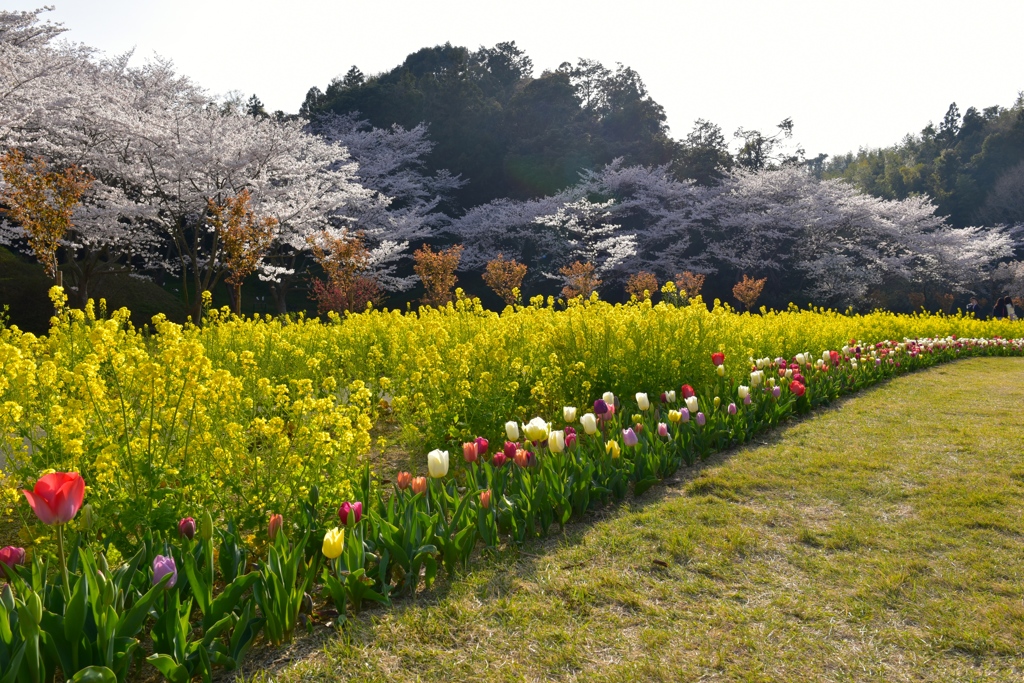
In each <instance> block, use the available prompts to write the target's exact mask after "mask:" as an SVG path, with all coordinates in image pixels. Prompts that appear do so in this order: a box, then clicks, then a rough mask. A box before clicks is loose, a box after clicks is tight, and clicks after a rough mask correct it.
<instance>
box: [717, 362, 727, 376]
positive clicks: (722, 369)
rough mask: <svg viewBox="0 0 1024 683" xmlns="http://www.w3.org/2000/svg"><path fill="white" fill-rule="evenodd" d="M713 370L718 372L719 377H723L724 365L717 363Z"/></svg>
mask: <svg viewBox="0 0 1024 683" xmlns="http://www.w3.org/2000/svg"><path fill="white" fill-rule="evenodd" d="M715 372H717V373H718V376H719V377H725V366H724V365H719V366H718V367H716V368H715Z"/></svg>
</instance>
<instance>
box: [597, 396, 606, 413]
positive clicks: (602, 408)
mask: <svg viewBox="0 0 1024 683" xmlns="http://www.w3.org/2000/svg"><path fill="white" fill-rule="evenodd" d="M607 412H608V404H607V403H605V401H604V399H603V398H599V399H597V400H596V401H594V414H595V415H604V414H605V413H607Z"/></svg>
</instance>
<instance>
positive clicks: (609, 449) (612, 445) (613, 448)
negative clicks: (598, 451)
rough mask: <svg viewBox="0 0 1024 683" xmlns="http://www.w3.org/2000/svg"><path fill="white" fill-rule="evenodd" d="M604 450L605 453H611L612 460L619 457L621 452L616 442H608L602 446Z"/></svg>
mask: <svg viewBox="0 0 1024 683" xmlns="http://www.w3.org/2000/svg"><path fill="white" fill-rule="evenodd" d="M604 450H605V452H606V453H611V454H612V457H613V458H617V457H619V454H620V452H621V449H620V448H619V442H618V441H609V442H608V443H606V444H605V445H604Z"/></svg>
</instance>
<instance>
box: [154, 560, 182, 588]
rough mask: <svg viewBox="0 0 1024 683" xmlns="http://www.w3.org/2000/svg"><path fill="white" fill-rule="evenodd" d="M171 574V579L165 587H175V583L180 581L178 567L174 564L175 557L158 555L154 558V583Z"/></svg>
mask: <svg viewBox="0 0 1024 683" xmlns="http://www.w3.org/2000/svg"><path fill="white" fill-rule="evenodd" d="M168 574H170V575H171V579H170V581H168V582H167V583H166V584H164V588H165V589H170V588H174V584H176V583H177V582H178V568H177V567H176V566H175V564H174V558H173V557H165V556H163V555H157V556H156V557H154V558H153V585H154V586H155V585H156V584H158V583H160V580H161V579H162V578H164V577H165V576H167V575H168Z"/></svg>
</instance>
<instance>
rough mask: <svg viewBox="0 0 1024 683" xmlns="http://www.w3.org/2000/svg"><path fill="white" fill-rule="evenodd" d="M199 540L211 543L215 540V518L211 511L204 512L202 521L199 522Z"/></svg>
mask: <svg viewBox="0 0 1024 683" xmlns="http://www.w3.org/2000/svg"><path fill="white" fill-rule="evenodd" d="M199 538H201V539H203V540H204V541H209V540H210V539H212V538H213V517H212V516H211V515H210V511H209V510H204V511H203V517H202V520H201V521H200V522H199Z"/></svg>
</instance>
